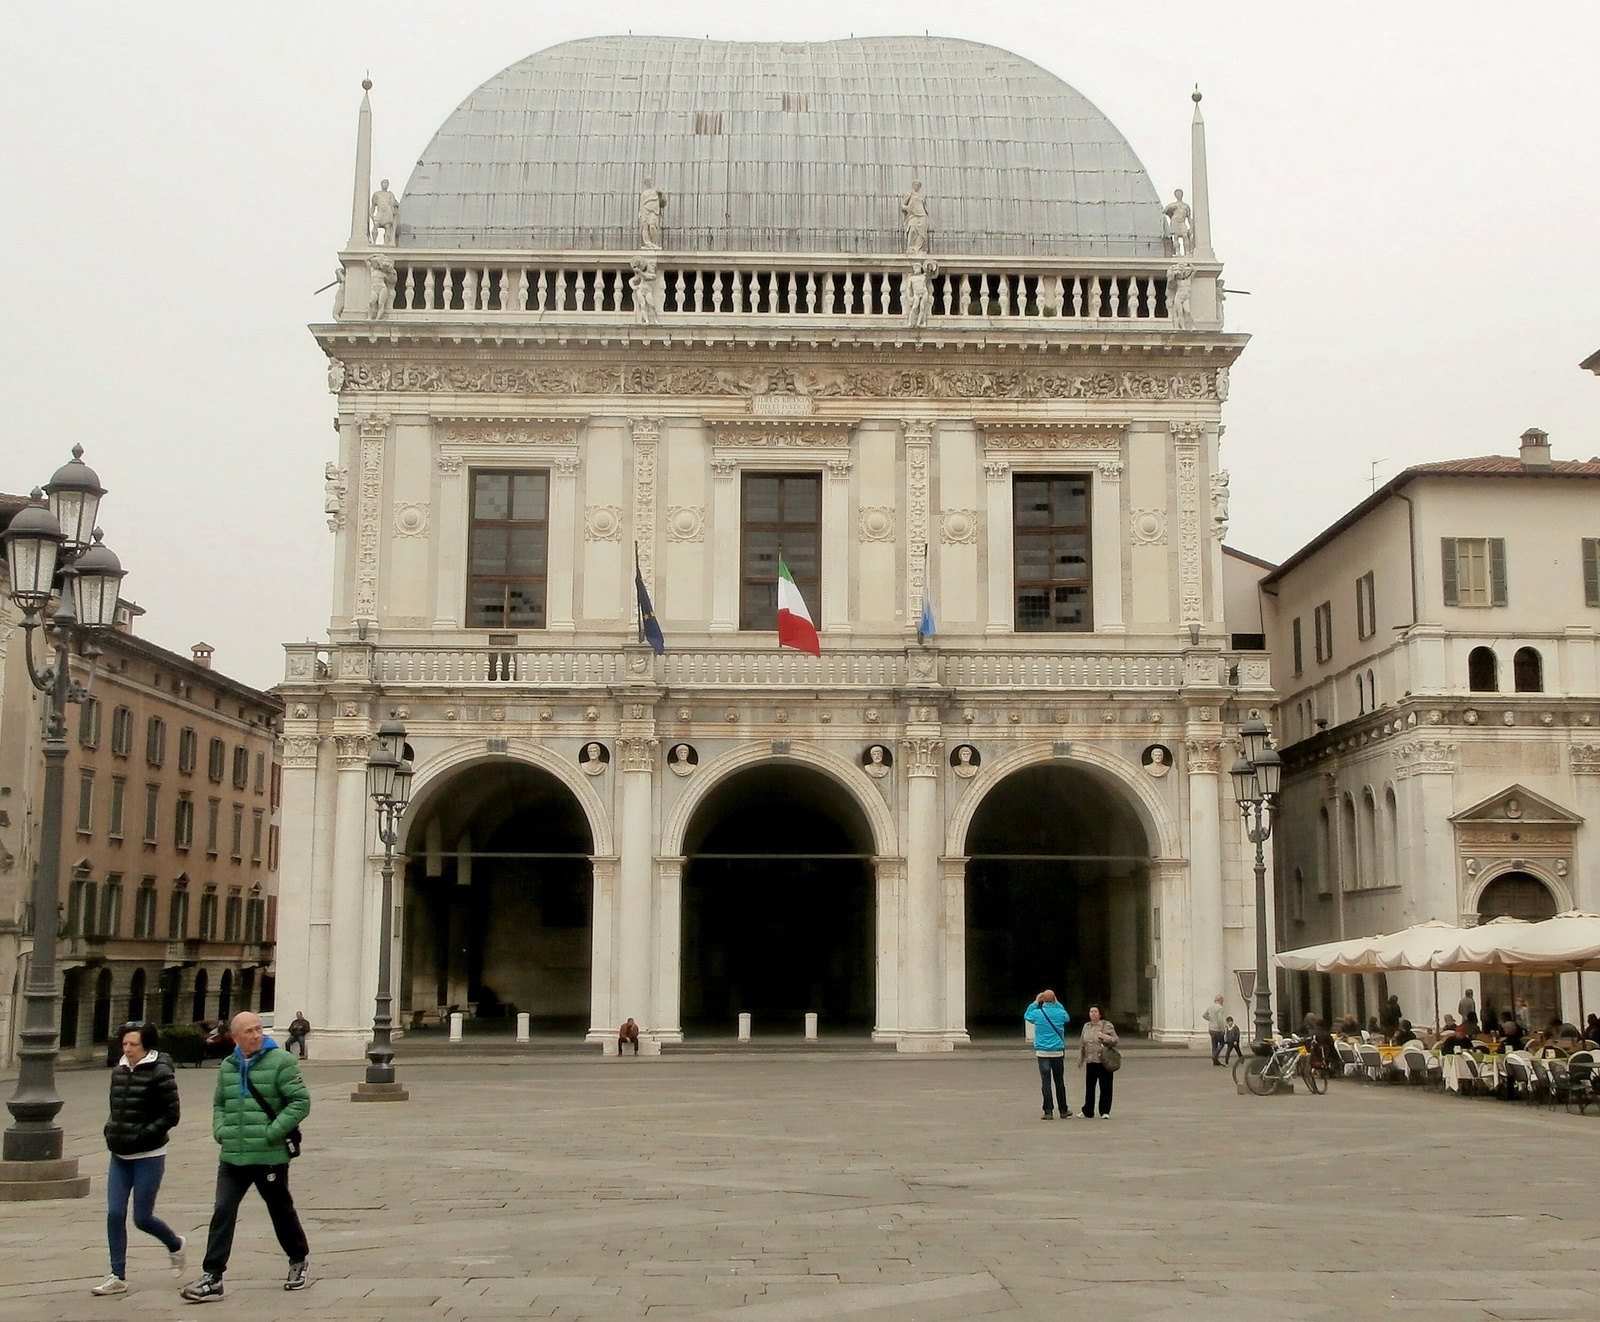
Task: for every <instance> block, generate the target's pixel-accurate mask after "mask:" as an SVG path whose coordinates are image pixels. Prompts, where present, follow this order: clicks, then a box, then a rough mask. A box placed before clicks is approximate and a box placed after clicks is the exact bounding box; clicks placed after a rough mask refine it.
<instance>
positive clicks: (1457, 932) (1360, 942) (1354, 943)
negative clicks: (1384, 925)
mask: <svg viewBox="0 0 1600 1322" xmlns="http://www.w3.org/2000/svg"><path fill="white" fill-rule="evenodd" d="M1472 930H1473V929H1471V928H1466V927H1457V926H1456V925H1455V924H1453V923H1446V922H1443V921H1441V920H1440V919H1437V918H1430V919H1428V921H1427V922H1425V923H1417V924H1416V925H1415V926H1412V927H1407V928H1405V929H1404V930H1403V931H1399V932H1390V933H1388V934H1387V935H1382V936H1361V937H1354V938H1350V939H1347V940H1344V941H1330V942H1327V943H1326V944H1324V945H1320V946H1305V947H1303V948H1302V949H1300V950H1286V951H1284V952H1283V953H1281V954H1279V955H1278V956H1276V960H1277V963H1278V965H1279V967H1280V968H1286V969H1291V970H1293V971H1295V972H1300V973H1388V972H1390V971H1392V970H1395V969H1414V970H1421V971H1423V972H1432V973H1433V974H1434V978H1433V1022H1434V1025H1435V1026H1437V1025H1438V1023H1439V977H1438V970H1439V969H1440V968H1441V967H1443V966H1442V965H1440V964H1439V963H1437V962H1436V961H1437V960H1438V959H1439V958H1440V956H1441V955H1442V954H1443V953H1445V952H1447V951H1451V950H1454V949H1455V948H1456V946H1457V945H1458V944H1459V942H1460V941H1461V940H1462V939H1464V938H1465V937H1466V936H1467V935H1468V934H1469V933H1470V932H1471V931H1472Z"/></svg>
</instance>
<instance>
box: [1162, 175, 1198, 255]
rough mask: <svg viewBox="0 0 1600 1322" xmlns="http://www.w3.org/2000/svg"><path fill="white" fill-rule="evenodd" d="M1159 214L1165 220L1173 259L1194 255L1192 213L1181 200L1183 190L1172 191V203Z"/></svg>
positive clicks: (1187, 205)
mask: <svg viewBox="0 0 1600 1322" xmlns="http://www.w3.org/2000/svg"><path fill="white" fill-rule="evenodd" d="M1161 214H1162V215H1163V216H1165V217H1166V218H1167V242H1168V243H1170V244H1171V245H1172V255H1173V256H1174V257H1190V256H1192V255H1193V254H1194V219H1193V217H1194V213H1193V212H1192V211H1190V210H1189V204H1188V203H1187V202H1185V201H1184V200H1183V189H1181V188H1178V189H1174V190H1173V193H1172V201H1170V202H1168V203H1167V205H1166V206H1164V207H1162V208H1161Z"/></svg>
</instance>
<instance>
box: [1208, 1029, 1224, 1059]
mask: <svg viewBox="0 0 1600 1322" xmlns="http://www.w3.org/2000/svg"><path fill="white" fill-rule="evenodd" d="M1225 1036H1226V1034H1224V1033H1222V1032H1221V1031H1219V1030H1218V1029H1215V1028H1213V1029H1212V1030H1211V1063H1212V1064H1213V1065H1215V1064H1216V1063H1217V1057H1218V1056H1220V1055H1221V1054H1222V1046H1223V1038H1224V1037H1225Z"/></svg>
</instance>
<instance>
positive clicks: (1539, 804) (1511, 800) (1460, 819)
mask: <svg viewBox="0 0 1600 1322" xmlns="http://www.w3.org/2000/svg"><path fill="white" fill-rule="evenodd" d="M1450 820H1451V821H1452V822H1454V823H1456V824H1457V825H1458V826H1460V825H1466V824H1468V823H1479V822H1482V823H1497V824H1508V825H1509V824H1517V825H1536V826H1549V825H1560V826H1565V827H1568V828H1571V827H1576V826H1581V825H1582V824H1583V818H1582V817H1580V816H1579V815H1578V814H1577V813H1575V812H1572V811H1570V810H1569V809H1566V808H1563V807H1562V806H1561V805H1560V804H1559V803H1554V802H1552V801H1551V800H1549V799H1547V798H1545V797H1544V796H1543V795H1542V794H1535V793H1534V792H1533V791H1532V790H1530V789H1526V788H1524V787H1523V786H1521V785H1512V786H1509V787H1508V788H1506V789H1503V790H1501V791H1499V793H1497V794H1491V795H1490V796H1489V797H1488V798H1487V799H1484V800H1483V801H1482V802H1481V803H1475V804H1473V805H1472V807H1470V808H1464V809H1462V810H1461V811H1460V812H1458V813H1456V814H1455V815H1454V816H1453V817H1451V818H1450Z"/></svg>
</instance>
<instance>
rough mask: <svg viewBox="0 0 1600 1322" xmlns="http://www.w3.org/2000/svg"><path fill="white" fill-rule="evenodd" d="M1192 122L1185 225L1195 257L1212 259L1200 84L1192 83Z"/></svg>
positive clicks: (1204, 128) (1208, 190)
mask: <svg viewBox="0 0 1600 1322" xmlns="http://www.w3.org/2000/svg"><path fill="white" fill-rule="evenodd" d="M1192 100H1193V101H1194V123H1193V124H1192V125H1191V126H1190V129H1189V150H1190V153H1191V156H1192V158H1193V160H1192V166H1191V168H1192V172H1193V177H1192V178H1191V179H1190V181H1189V224H1190V225H1191V226H1192V227H1193V234H1194V246H1193V248H1192V252H1193V253H1194V256H1195V260H1196V261H1201V262H1214V261H1216V259H1217V255H1216V253H1214V252H1213V251H1212V250H1211V189H1210V186H1209V185H1208V184H1207V182H1206V122H1205V120H1204V119H1202V118H1201V116H1200V85H1199V84H1198V83H1196V84H1195V88H1194V92H1193V93H1192Z"/></svg>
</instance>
